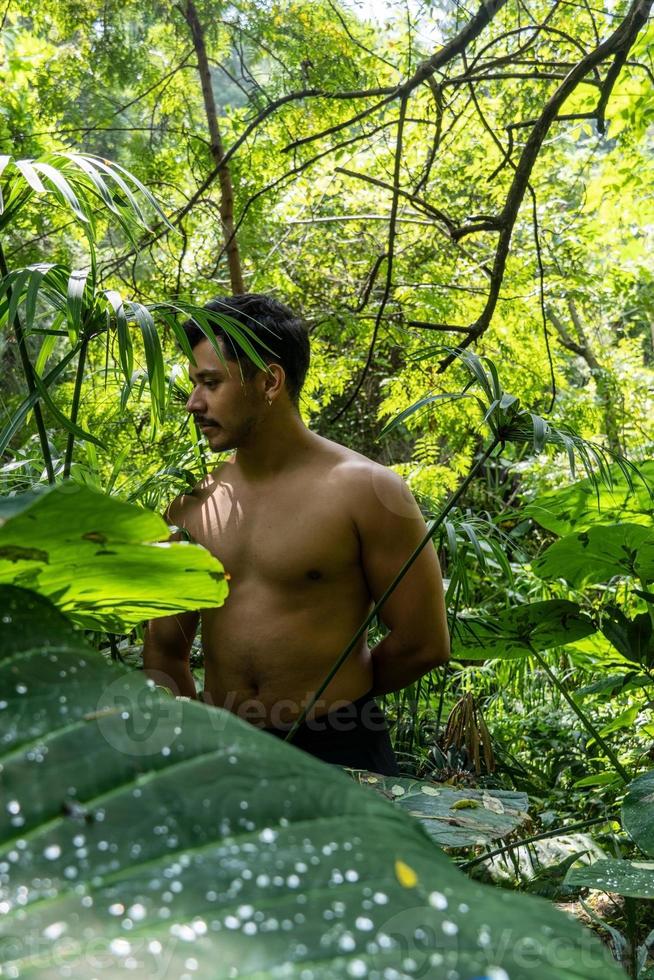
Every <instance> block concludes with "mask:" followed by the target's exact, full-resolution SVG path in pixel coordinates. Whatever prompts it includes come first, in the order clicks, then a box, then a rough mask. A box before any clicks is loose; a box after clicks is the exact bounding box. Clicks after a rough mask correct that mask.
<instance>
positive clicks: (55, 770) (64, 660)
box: [0, 593, 620, 980]
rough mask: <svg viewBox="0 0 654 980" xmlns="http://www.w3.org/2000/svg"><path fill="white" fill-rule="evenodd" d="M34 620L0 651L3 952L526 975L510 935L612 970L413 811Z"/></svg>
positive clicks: (321, 973) (53, 964)
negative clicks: (417, 959)
mask: <svg viewBox="0 0 654 980" xmlns="http://www.w3.org/2000/svg"><path fill="white" fill-rule="evenodd" d="M14 596H15V593H13V594H10V595H9V596H7V595H5V596H3V599H4V601H5V602H11V601H12V600H13V598H14ZM28 601H30V600H29V597H28ZM34 639H35V638H34V636H32V637H30V639H29V640H28V641H26V642H25V643H23V644H22V648H21V649H20V651H18V650H17V649H16V647H14V649H13V650H12V652H11V653H10V655H9V656H6V655H5V656H3V658H2V660H0V683H1V684H2V689H3V691H5V690H6V691H7V698H6V700H5V701H3V703H2V714H3V727H4V730H5V737H4V740H3V747H2V753H1V755H0V758H1V760H2V772H1V777H0V778H1V779H2V786H3V798H4V799H6V800H7V805H6V806H5V807H4V808H3V811H2V813H1V814H0V841H1V843H0V854H1V855H2V857H3V858H7V859H8V860H7V862H6V867H7V873H6V881H5V887H4V892H3V894H4V907H3V911H4V913H5V914H4V916H3V922H2V926H1V927H0V929H1V935H2V937H3V939H5V940H9V939H10V941H7V942H5V943H3V950H5V951H6V952H5V962H4V964H3V968H4V969H6V970H10V971H13V972H19V973H20V975H21V976H44V975H49V974H50V973H52V974H53V975H54V971H55V970H59V969H60V967H61V966H62V965H63V966H64V967H65V968H66V969H67V970H70V971H72V972H73V973H75V972H79V970H81V969H84V966H83V964H84V963H85V962H86V957H87V955H88V951H89V949H90V948H93V949H94V950H96V951H97V943H99V942H101V943H102V944H103V953H104V954H105V956H106V959H105V960H103V962H105V963H106V964H107V965H108V966H109V967H110V969H112V970H117V969H122V968H124V967H125V966H126V964H127V962H128V958H129V962H130V963H136V965H137V969H139V970H141V972H143V971H144V970H148V969H150V968H151V967H153V966H155V965H157V964H160V962H162V961H163V960H162V958H163V957H165V962H166V963H167V969H171V968H172V969H174V970H182V969H183V964H184V963H186V966H187V967H188V951H189V950H190V949H191V947H190V946H187V943H186V942H185V940H189V942H192V943H193V947H192V953H193V958H194V960H195V961H196V962H197V964H198V969H199V970H200V971H204V972H206V971H207V970H210V971H211V973H212V975H213V976H216V977H227V976H230V975H232V974H233V972H234V971H235V970H237V971H239V972H242V971H244V970H247V971H248V972H251V973H253V972H262V973H263V972H268V973H269V972H272V971H274V970H276V969H281V968H282V964H284V969H285V971H286V973H288V970H289V966H288V964H289V963H290V964H291V965H290V971H291V972H290V975H291V976H300V975H301V972H302V971H303V970H305V969H306V966H307V964H309V963H310V964H311V970H312V972H313V973H314V976H318V977H325V978H326V977H333V976H335V975H339V974H340V973H342V972H343V973H346V974H349V975H352V974H353V973H358V972H363V971H364V970H368V971H370V970H374V969H379V968H382V967H383V968H384V969H390V968H394V969H401V968H405V966H406V955H407V949H406V943H407V942H408V943H409V944H410V947H411V948H413V947H414V946H415V951H416V952H419V953H420V956H421V964H422V965H423V966H424V967H427V968H429V969H437V970H440V969H441V968H442V967H443V966H444V965H454V964H456V968H457V970H464V971H465V972H466V973H470V974H472V973H476V974H479V973H484V972H488V971H490V972H491V973H492V971H493V970H494V971H495V972H497V971H500V970H502V971H504V972H510V973H511V974H512V975H514V976H516V977H520V976H526V974H525V973H524V970H523V968H522V967H521V965H520V964H521V963H522V958H521V953H520V950H521V949H522V947H523V946H525V944H526V945H527V946H528V947H529V948H530V950H531V953H530V959H529V962H530V966H529V976H530V977H533V978H538V977H542V978H543V980H549V978H550V977H551V975H552V971H553V970H554V969H557V971H558V975H559V976H560V977H561V978H562V980H563V978H565V980H581V978H584V977H587V978H591V977H594V976H596V975H597V972H598V971H600V970H601V971H602V974H601V975H602V976H603V977H606V978H607V980H608V978H609V977H613V976H615V977H616V978H617V977H618V976H619V975H620V973H619V971H618V970H617V969H616V968H614V967H612V966H611V965H609V963H608V962H607V958H606V955H605V954H604V953H603V951H602V950H601V948H600V946H599V944H595V943H589V941H588V937H587V936H584V934H583V933H582V932H581V929H580V927H579V926H578V925H577V924H576V923H573V922H572V921H571V920H570V919H568V918H567V917H565V916H562V915H561V914H560V913H558V912H556V911H555V910H554V909H553V908H552V907H551V906H550V905H548V904H546V903H545V902H541V901H540V900H537V899H531V900H529V901H528V902H527V901H525V899H524V897H518V896H513V895H511V894H510V893H507V892H503V891H500V890H492V889H489V888H487V887H484V886H481V885H478V884H476V883H475V882H472V881H469V880H467V879H466V878H465V877H464V876H463V875H462V874H461V873H460V872H458V871H457V870H456V869H455V867H454V866H453V865H452V864H451V863H450V862H449V861H448V859H447V858H446V857H445V856H444V855H443V854H442V852H440V851H439V850H438V848H437V847H436V846H435V845H434V844H433V842H432V841H431V840H430V838H429V836H428V835H427V834H426V832H425V831H424V830H423V828H422V827H421V826H420V825H419V824H418V823H417V822H416V821H414V820H412V819H411V818H410V817H408V816H407V815H406V814H404V813H402V812H401V811H400V810H399V809H398V808H397V807H395V806H392V805H390V804H389V803H388V802H387V801H384V800H382V799H380V798H379V796H378V795H377V794H374V793H372V792H371V791H370V790H365V789H363V788H361V787H358V786H356V785H355V784H354V783H353V782H352V780H350V779H348V778H347V777H346V776H345V775H344V774H341V773H338V772H337V771H336V770H335V769H334V768H333V767H328V766H325V765H323V764H321V763H319V762H317V761H316V760H314V759H312V758H311V757H310V756H308V755H307V754H306V753H303V752H300V751H298V750H296V749H294V748H293V747H292V746H287V745H284V744H282V743H281V742H280V741H279V740H277V739H274V738H272V737H270V736H269V735H266V734H263V733H260V732H257V731H256V730H255V729H254V728H253V727H252V726H251V725H249V724H247V723H246V722H243V721H241V720H240V719H238V718H236V717H235V716H234V715H232V714H231V713H229V712H227V711H223V710H220V709H215V708H211V707H209V706H207V705H201V704H198V703H192V702H184V701H178V700H171V699H169V698H165V697H164V696H163V695H161V694H159V693H158V692H157V691H156V690H153V689H152V688H151V687H148V686H147V685H146V684H145V683H144V682H143V681H142V680H139V679H137V678H136V676H135V674H133V673H126V672H124V671H123V670H122V669H121V670H116V669H111V668H110V667H108V666H106V665H105V664H104V663H103V662H102V661H101V660H100V658H99V657H98V655H97V654H96V653H94V652H93V651H91V650H89V649H88V648H87V647H86V646H85V644H84V642H83V641H82V639H81V637H80V638H79V639H78V640H77V642H75V641H73V640H72V639H71V636H70V632H69V631H68V630H64V631H63V633H62V635H61V636H59V637H57V636H56V635H55V636H52V635H51V636H50V637H49V638H48V643H47V648H46V651H45V652H44V651H43V650H42V649H41V647H40V645H39V644H36V645H35V646H32V643H33V642H34ZM53 641H54V645H53ZM18 663H20V679H17V677H16V665H17V664H18ZM58 691H62V692H63V691H65V700H64V701H61V700H60V698H59V697H58V696H57V692H58ZM43 739H47V752H42V751H41V749H40V747H39V746H40V745H41V744H42V740H43ZM80 744H83V745H84V752H83V755H82V756H80V750H79V746H80ZM36 773H38V779H36V778H34V776H35V774H36ZM262 789H264V790H265V791H264V792H262ZM457 812H458V811H457ZM353 827H354V831H353V829H352V828H353ZM335 886H338V899H339V907H338V912H339V914H338V916H336V915H335V914H334V913H335V908H334V906H333V889H334V887H335ZM327 912H331V913H332V914H331V915H329V916H328V915H327ZM330 920H331V922H330ZM284 921H288V922H289V923H294V924H295V928H294V935H293V939H292V943H291V946H290V947H289V935H288V930H287V928H285V927H284V926H283V922H284ZM127 922H129V924H130V925H129V926H126V923H127ZM326 922H327V923H328V924H327V925H326ZM480 930H481V933H480ZM223 933H225V934H226V935H228V936H229V943H228V944H227V945H226V944H225V941H224V938H223ZM480 934H481V935H483V936H484V937H486V938H485V939H484V941H483V942H481V943H480V941H479V938H480ZM36 936H38V937H39V945H38V950H35V949H34V946H33V937H36ZM153 936H156V937H157V940H156V943H155V944H154V945H153ZM64 939H65V942H64ZM507 939H508V941H506V940H507ZM423 940H424V941H423ZM180 941H181V942H182V947H180ZM90 944H91V945H90ZM218 946H219V948H220V957H219V959H216V949H217V947H218ZM582 949H583V956H582V955H581V952H582ZM562 950H565V955H566V963H569V966H566V968H565V970H564V972H563V973H561V970H560V963H561V956H562ZM44 971H45V972H44Z"/></svg>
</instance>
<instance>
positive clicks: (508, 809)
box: [348, 770, 529, 847]
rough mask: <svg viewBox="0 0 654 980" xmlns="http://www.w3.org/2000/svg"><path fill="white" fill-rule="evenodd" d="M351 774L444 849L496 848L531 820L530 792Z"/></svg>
mask: <svg viewBox="0 0 654 980" xmlns="http://www.w3.org/2000/svg"><path fill="white" fill-rule="evenodd" d="M348 771H349V772H350V773H351V775H352V778H353V779H355V780H356V782H358V783H359V785H361V786H369V787H370V789H373V790H375V792H377V793H379V794H380V795H381V796H383V797H384V798H385V799H387V800H390V801H391V802H393V803H395V804H396V805H397V806H399V807H400V808H401V809H402V810H406V811H407V813H410V814H411V816H412V817H417V818H418V820H420V822H421V824H422V825H423V827H424V828H425V830H426V831H427V833H428V834H429V836H430V837H432V838H433V839H434V840H435V841H436V842H437V843H438V844H441V845H442V846H443V847H468V846H470V845H472V844H490V843H492V841H495V840H498V839H499V838H502V837H506V836H507V834H510V833H512V831H514V830H516V829H517V828H518V827H519V826H520V825H521V824H523V823H524V822H525V820H527V819H528V814H527V810H528V808H529V800H528V799H527V795H526V794H525V793H511V792H508V791H507V790H501V789H500V790H498V789H493V790H486V789H483V790H482V789H454V788H453V787H452V786H446V785H444V784H442V783H434V782H432V781H430V780H426V779H410V778H407V777H403V776H380V775H378V774H377V773H373V772H364V771H362V770H348Z"/></svg>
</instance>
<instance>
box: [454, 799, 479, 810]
mask: <svg viewBox="0 0 654 980" xmlns="http://www.w3.org/2000/svg"><path fill="white" fill-rule="evenodd" d="M479 806H480V803H479V800H457V801H456V803H453V804H452V806H451V807H450V810H476V809H477V808H478V807H479Z"/></svg>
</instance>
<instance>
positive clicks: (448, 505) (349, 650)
mask: <svg viewBox="0 0 654 980" xmlns="http://www.w3.org/2000/svg"><path fill="white" fill-rule="evenodd" d="M500 441H501V440H500V439H499V438H498V437H495V438H494V439H493V440H492V442H491V443H490V445H489V447H488V449H486V450H485V452H484V453H482V455H481V456H480V457H479V459H478V460H477V462H476V463H475V465H474V466H473V467H472V469H471V470H470V472H469V473H468V475H467V477H466V478H465V480H464V481H463V483H462V484H461V486H460V487H458V489H457V490H455V491H454V493H453V494H452V496H451V497H450V499H449V500H448V502H447V503H446V504H445V506H444V508H443V510H442V511H441V512H440V514H439V515H438V517H437V518H436V520H435V521H434V522H433V524H432V525H431V527H430V528H429V529H428V531H427V533H426V534H425V536H424V537H423V539H422V541H421V542H420V543H419V544H418V545H417V546H416V548H415V550H414V551H413V552H412V554H410V555H409V557H408V558H407V560H406V561H405V562H404V564H403V565H402V567H401V568H400V570H399V572H398V573H397V575H396V576H395V578H394V579H393V581H392V582H391V584H390V585H389V586H388V587H387V588H386V589H385V590H384V592H383V593H382V594H381V596H380V598H379V599H378V600H377V602H376V603H375V605H374V606H373V607H372V609H371V610H370V612H369V613H368V615H367V616H366V618H365V619H364V621H363V622H362V623H361V625H360V626H359V628H358V629H357V631H356V632H355V633H354V635H353V636H352V638H351V640H350V641H349V643H348V644H347V646H346V647H345V649H344V650H343V652H342V653H341V654H340V655H339V657H338V658H337V660H336V661H335V663H334V665H333V666H332V668H331V669H330V671H329V673H328V674H327V676H326V677H325V679H324V680H323V682H322V683H321V684H320V686H319V688H318V690H317V691H316V692H315V693H314V695H313V698H311V700H310V701H309V703H308V704H307V705H306V707H305V708H304V710H303V711H302V713H301V714H300V715H299V717H298V718H296V720H295V721H294V722H293V725H292V727H291V729H290V730H289V732H288V733H287V735H286V737H285V738H284V741H285V742H290V741H291V739H292V738H293V736H294V735H295V732H296V731H297V729H298V728H299V727H300V725H301V724H302V722H303V721H304V719H305V718H306V716H307V715H308V713H309V711H310V710H311V708H312V707H313V705H314V704H315V702H316V701H317V700H318V698H319V697H320V695H321V694H322V692H323V691H324V690H325V688H326V687H327V685H328V684H329V682H330V681H331V679H332V678H333V677H334V675H335V674H336V672H337V671H338V670H339V668H340V667H341V666H342V665H343V664H344V663H345V661H346V660H347V658H348V657H349V655H350V654H351V653H352V651H353V650H354V648H355V646H356V645H357V643H358V642H359V640H360V639H361V637H362V636H363V635H364V633H365V632H366V630H367V629H368V627H369V626H370V624H371V623H372V621H373V619H374V618H375V616H376V615H377V613H378V612H379V610H380V609H381V607H382V606H383V605H384V603H385V602H386V600H387V599H388V597H389V596H390V594H391V593H392V592H393V591H394V590H395V588H396V587H397V586H398V585H399V584H400V582H401V581H402V579H403V578H404V576H405V575H406V573H407V572H408V571H409V569H410V568H411V566H412V565H413V563H414V561H415V560H416V558H417V557H418V555H419V554H420V553H421V552H422V550H423V549H424V548H425V546H426V545H427V544H429V542H430V541H431V539H432V538H433V536H434V534H435V533H436V531H437V530H438V528H439V527H440V526H441V524H442V523H443V521H444V520H445V518H446V517H447V515H448V514H449V512H450V511H451V510H452V508H453V507H454V506H455V505H456V503H457V502H458V501H459V499H460V498H461V497H462V496H463V494H464V493H465V491H466V490H467V489H468V487H469V486H470V484H471V483H472V481H473V480H474V478H475V477H476V475H477V473H478V472H479V470H480V469H481V468H482V466H483V465H484V463H485V462H486V460H487V459H488V457H489V456H490V455H491V453H493V452H494V451H495V449H496V448H497V447H498V446H499V444H500Z"/></svg>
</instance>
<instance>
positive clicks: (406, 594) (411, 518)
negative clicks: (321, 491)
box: [356, 464, 450, 695]
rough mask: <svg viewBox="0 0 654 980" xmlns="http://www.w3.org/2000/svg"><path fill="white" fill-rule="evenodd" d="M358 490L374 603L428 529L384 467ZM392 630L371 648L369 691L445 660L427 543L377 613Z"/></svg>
mask: <svg viewBox="0 0 654 980" xmlns="http://www.w3.org/2000/svg"><path fill="white" fill-rule="evenodd" d="M367 484H368V486H367V487H365V488H363V489H362V491H361V493H360V494H357V495H356V496H357V516H356V524H357V529H358V532H359V537H360V541H361V561H362V566H363V571H364V574H365V577H366V581H367V582H368V587H369V589H370V595H371V597H372V599H373V600H374V601H375V602H376V601H377V600H378V599H379V598H380V596H381V595H382V593H383V592H384V590H385V589H386V588H387V587H388V586H389V585H390V583H391V582H392V581H393V579H394V578H395V576H396V575H397V573H398V572H399V570H400V568H401V567H402V565H403V564H404V562H405V561H406V559H407V558H408V557H409V556H410V555H411V553H412V552H413V551H414V550H415V548H416V546H417V545H418V544H419V543H420V541H421V540H422V538H423V537H424V536H425V534H426V533H427V527H426V525H425V522H424V520H423V518H422V514H421V513H420V508H419V507H418V505H417V503H416V502H415V500H414V498H413V496H412V495H411V492H410V491H409V489H408V487H407V486H406V484H405V483H404V481H403V480H402V479H401V478H400V477H399V476H397V474H396V473H393V472H392V471H391V470H386V469H385V468H384V467H380V466H376V465H374V464H373V468H372V470H371V471H370V476H369V478H368V481H367ZM379 616H380V619H381V620H382V622H383V623H384V624H385V626H386V627H387V628H388V629H389V630H390V632H389V634H388V636H386V637H385V638H384V639H383V640H382V642H381V643H379V644H378V645H377V646H376V647H375V648H374V649H373V650H372V664H373V671H374V679H373V688H372V693H373V694H377V695H379V694H386V693H388V692H389V691H397V690H400V689H401V688H403V687H406V686H407V685H409V684H411V683H413V681H415V680H417V679H418V678H419V677H422V675H423V674H426V673H427V672H428V671H430V670H432V669H433V668H434V667H437V666H439V665H441V664H444V663H446V662H447V660H448V659H449V656H450V638H449V633H448V629H447V614H446V611H445V599H444V594H443V580H442V577H441V570H440V565H439V563H438V557H437V555H436V550H435V548H434V546H433V544H431V542H430V543H428V544H427V545H425V547H424V548H423V550H422V551H421V552H420V554H419V555H418V557H417V558H416V560H415V562H414V563H413V565H412V566H411V568H410V569H409V571H408V572H407V573H406V575H405V576H404V578H403V579H402V581H401V582H400V583H399V585H398V586H397V587H396V588H395V590H394V591H393V592H392V593H391V595H390V596H389V598H388V599H387V600H386V602H385V603H384V605H383V606H382V608H381V610H380V612H379Z"/></svg>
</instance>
